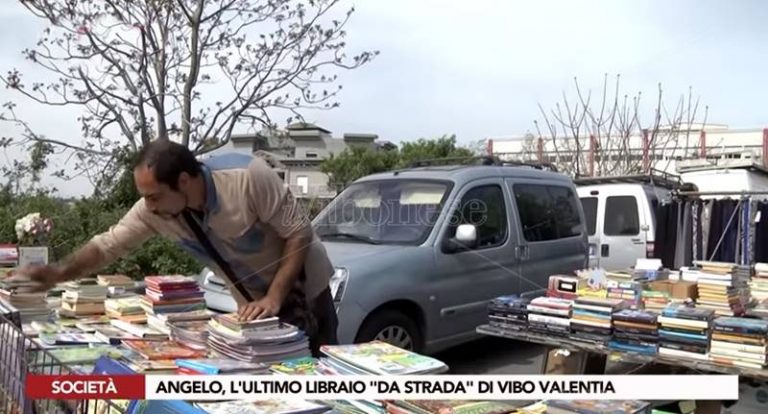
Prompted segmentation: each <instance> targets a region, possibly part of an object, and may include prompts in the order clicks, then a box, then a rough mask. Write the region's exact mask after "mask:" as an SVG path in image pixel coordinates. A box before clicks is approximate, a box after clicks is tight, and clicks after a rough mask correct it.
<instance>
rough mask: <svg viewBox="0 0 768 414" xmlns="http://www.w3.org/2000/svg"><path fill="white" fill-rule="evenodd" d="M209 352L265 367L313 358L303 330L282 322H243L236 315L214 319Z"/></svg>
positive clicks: (209, 336) (210, 333) (271, 319)
mask: <svg viewBox="0 0 768 414" xmlns="http://www.w3.org/2000/svg"><path fill="white" fill-rule="evenodd" d="M208 348H209V350H210V351H212V353H213V354H215V355H217V356H222V357H227V358H232V359H236V360H238V361H246V362H261V363H265V364H272V363H275V362H278V361H281V360H285V359H291V358H301V357H306V356H309V355H310V351H309V340H308V338H307V336H306V335H305V334H304V332H303V331H301V330H300V329H299V328H297V327H295V326H293V325H290V324H287V323H282V322H280V320H279V319H278V318H267V319H261V320H253V321H248V322H241V321H239V320H238V317H237V314H236V313H228V314H225V315H220V316H216V317H213V318H211V320H210V321H209V322H208Z"/></svg>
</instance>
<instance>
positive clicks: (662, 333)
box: [659, 329, 709, 344]
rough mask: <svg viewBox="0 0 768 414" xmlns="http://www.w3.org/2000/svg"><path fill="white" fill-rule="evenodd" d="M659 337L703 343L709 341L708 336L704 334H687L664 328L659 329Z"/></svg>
mask: <svg viewBox="0 0 768 414" xmlns="http://www.w3.org/2000/svg"><path fill="white" fill-rule="evenodd" d="M659 337H661V338H667V339H671V340H680V341H683V342H693V343H703V344H707V343H709V338H708V337H707V336H705V335H696V334H687V333H682V332H670V331H666V330H664V329H660V330H659Z"/></svg>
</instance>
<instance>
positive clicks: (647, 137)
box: [524, 74, 708, 176]
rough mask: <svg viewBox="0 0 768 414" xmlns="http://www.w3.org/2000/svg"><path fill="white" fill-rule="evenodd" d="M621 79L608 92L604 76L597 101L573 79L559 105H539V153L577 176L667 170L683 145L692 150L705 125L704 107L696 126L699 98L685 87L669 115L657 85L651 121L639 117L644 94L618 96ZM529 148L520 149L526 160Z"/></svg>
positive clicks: (606, 78) (618, 77)
mask: <svg viewBox="0 0 768 414" xmlns="http://www.w3.org/2000/svg"><path fill="white" fill-rule="evenodd" d="M620 80H621V77H620V75H617V76H616V79H615V84H614V86H613V88H612V90H611V88H610V87H609V78H608V75H607V74H606V75H605V77H604V80H603V87H602V90H601V91H600V93H599V97H598V98H597V99H593V94H592V91H587V92H586V93H584V92H582V89H581V87H580V85H579V82H578V79H576V78H574V90H573V93H572V94H571V95H570V96H569V95H568V94H567V93H566V92H565V91H564V92H563V97H562V102H558V103H556V104H555V107H554V108H552V109H550V110H545V109H544V107H543V106H542V105H541V104H539V112H540V113H541V119H542V121H543V122H542V123H543V125H542V123H540V122H539V121H538V120H536V121H534V126H535V127H536V133H537V136H536V139H537V140H541V142H542V144H541V145H542V146H543V148H544V149H543V151H542V150H539V151H538V152H539V153H545V154H548V156H550V157H551V156H552V155H554V158H555V160H554V162H553V163H554V164H555V165H556V166H557V167H558V169H560V170H561V171H563V172H566V173H570V174H572V175H575V176H582V175H596V176H611V175H627V174H638V173H641V172H646V171H648V170H649V169H651V168H653V167H654V166H655V167H657V168H660V169H665V168H667V167H668V166H669V163H671V162H672V160H674V158H675V156H676V153H677V152H678V149H679V148H680V147H681V146H683V147H684V148H689V147H690V145H691V132H692V131H693V130H694V128H696V129H700V128H703V127H704V125H705V124H706V119H707V112H708V108H707V107H705V108H704V110H703V120H702V121H701V122H697V120H698V118H697V114H698V113H699V112H700V109H699V98H698V97H696V98H695V100H694V98H693V89H692V88H689V90H688V93H687V95H681V96H680V98H679V99H678V101H677V103H676V104H675V106H674V108H672V110H671V111H670V110H668V108H667V106H666V104H665V103H664V99H663V98H664V91H663V89H662V87H661V84H659V86H658V95H657V97H656V100H655V102H654V106H653V108H654V109H653V111H652V116H651V119H650V120H649V121H646V120H644V119H642V117H641V113H642V108H641V103H642V99H641V98H642V94H641V93H640V92H638V93H637V94H636V95H634V96H629V95H626V94H624V95H622V93H621V85H620ZM698 124H701V126H698ZM542 129H544V130H543V131H542ZM531 140H532V142H533V139H531ZM526 148H528V149H527V150H526ZM531 148H533V147H532V146H531V145H524V156H527V157H529V158H534V157H535V156H538V155H539V154H537V152H533V151H532V150H531ZM550 161H551V160H550ZM665 163H666V165H665Z"/></svg>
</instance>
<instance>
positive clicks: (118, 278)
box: [96, 275, 136, 298]
mask: <svg viewBox="0 0 768 414" xmlns="http://www.w3.org/2000/svg"><path fill="white" fill-rule="evenodd" d="M96 280H97V281H98V283H99V284H100V285H101V286H104V287H105V288H107V296H109V297H110V298H118V297H122V296H125V295H129V294H130V291H131V289H133V288H134V287H135V286H136V282H135V281H134V280H133V279H131V278H130V277H128V276H125V275H98V276H96Z"/></svg>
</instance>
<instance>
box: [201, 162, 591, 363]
mask: <svg viewBox="0 0 768 414" xmlns="http://www.w3.org/2000/svg"><path fill="white" fill-rule="evenodd" d="M313 225H314V227H315V230H316V231H317V233H318V235H319V236H320V237H321V239H322V241H323V243H324V245H325V247H326V249H327V251H328V254H329V256H330V258H331V261H332V262H333V264H334V266H335V268H336V271H335V274H334V275H333V278H332V284H331V285H332V286H331V287H332V293H333V295H334V300H335V302H336V306H337V312H338V315H339V321H340V323H339V331H338V335H339V340H340V342H342V343H352V342H362V341H370V340H373V339H380V340H384V341H387V342H390V343H393V344H395V345H398V346H401V347H404V348H408V349H414V350H417V351H420V352H435V351H438V350H440V349H444V348H447V347H450V346H453V345H457V344H459V343H462V342H465V341H468V340H471V339H474V338H476V333H475V328H476V327H477V326H478V325H481V324H483V323H484V322H485V321H486V320H487V304H488V302H489V301H490V300H491V299H493V298H495V297H498V296H500V295H505V294H520V293H524V292H529V293H537V292H543V291H544V290H545V289H546V286H547V282H548V277H549V276H550V275H552V274H556V273H571V272H573V271H574V270H576V269H579V268H583V267H584V266H586V264H587V235H586V231H585V226H584V216H583V213H582V211H581V204H580V203H579V202H578V199H577V197H576V189H575V187H574V185H573V183H572V181H571V180H570V179H569V178H568V177H566V176H564V175H561V174H557V173H554V172H550V171H545V170H543V169H537V168H531V167H526V166H514V167H513V166H501V165H491V166H489V165H484V166H474V165H473V166H427V167H419V168H411V169H406V170H399V171H395V172H388V173H382V174H375V175H371V176H368V177H364V178H362V179H360V180H357V181H356V182H355V183H353V184H351V185H350V186H349V187H348V188H346V189H345V190H344V191H343V192H342V193H341V194H339V195H338V196H337V197H336V198H335V199H334V201H333V202H332V203H331V204H329V205H328V206H327V207H326V208H325V209H324V210H323V211H322V212H321V213H320V214H319V215H318V216H317V217H316V218H315V220H314V221H313ZM205 286H206V299H208V300H209V306H212V307H214V308H218V309H221V310H228V309H231V308H232V306H233V302H231V299H225V297H226V296H227V295H226V294H225V293H224V290H225V289H226V288H225V287H224V284H223V281H221V280H218V281H217V277H216V276H213V275H209V276H208V277H207V278H206V283H205ZM225 300H227V301H229V302H227V304H225V303H224V302H225Z"/></svg>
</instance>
